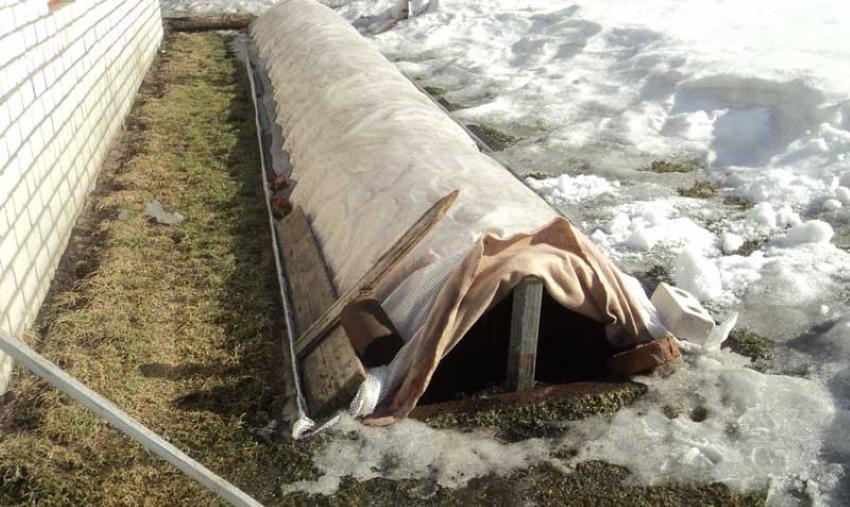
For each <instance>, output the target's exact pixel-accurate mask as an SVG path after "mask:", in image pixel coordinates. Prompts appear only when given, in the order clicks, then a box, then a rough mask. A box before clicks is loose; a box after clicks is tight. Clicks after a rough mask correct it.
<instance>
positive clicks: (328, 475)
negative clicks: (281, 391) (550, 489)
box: [284, 416, 551, 495]
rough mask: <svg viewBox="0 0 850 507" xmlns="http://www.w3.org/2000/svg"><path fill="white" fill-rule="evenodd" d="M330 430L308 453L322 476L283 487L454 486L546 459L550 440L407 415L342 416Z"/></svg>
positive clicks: (323, 490)
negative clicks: (381, 422) (346, 481)
mask: <svg viewBox="0 0 850 507" xmlns="http://www.w3.org/2000/svg"><path fill="white" fill-rule="evenodd" d="M334 433H338V435H335V436H336V437H337V438H335V439H334V440H332V441H330V442H329V443H327V444H326V445H325V446H324V447H323V448H321V449H320V450H319V451H318V452H317V453H316V454H315V455H314V456H313V464H314V465H315V466H316V468H318V469H319V471H320V472H321V473H322V476H321V477H320V478H319V479H318V480H316V481H300V482H295V483H292V484H289V485H287V486H286V487H285V488H284V492H292V491H302V492H305V493H310V494H324V495H330V494H333V493H335V492H336V491H337V488H338V487H339V484H340V479H341V478H343V477H352V478H354V479H357V480H358V481H366V480H369V479H374V478H376V477H384V478H388V479H396V480H401V479H427V480H432V481H434V482H435V483H436V484H438V485H439V486H442V487H445V488H457V487H462V486H464V485H466V483H467V482H469V481H470V480H472V479H474V478H476V477H481V476H484V475H488V474H497V475H507V474H508V473H510V472H512V471H514V470H519V469H523V468H527V467H528V466H531V465H533V464H535V463H539V462H541V461H544V460H548V459H549V453H550V451H551V444H550V443H547V442H545V441H543V440H538V439H529V440H524V441H522V442H516V443H512V444H503V443H500V442H498V441H497V440H496V439H495V438H494V437H493V435H492V433H489V432H484V431H477V432H459V431H454V430H436V429H433V428H431V427H429V426H428V425H426V424H424V423H421V422H419V421H414V420H410V419H407V420H403V421H400V422H398V423H395V424H393V425H392V426H389V427H369V426H363V425H362V424H360V423H359V422H357V421H356V420H354V419H353V418H351V417H348V416H345V417H343V418H342V419H341V421H340V422H339V423H338V425H337V426H336V427H335V428H334Z"/></svg>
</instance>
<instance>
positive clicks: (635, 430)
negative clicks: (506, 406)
mask: <svg viewBox="0 0 850 507" xmlns="http://www.w3.org/2000/svg"><path fill="white" fill-rule="evenodd" d="M744 364H745V363H744V360H743V359H742V358H741V357H740V356H737V355H735V354H732V353H729V352H721V353H719V354H717V355H711V356H709V355H704V356H698V357H696V358H694V359H692V361H691V362H689V363H688V364H687V367H682V368H680V369H679V370H678V371H677V372H676V373H674V374H673V375H671V376H670V377H667V378H659V377H654V376H653V377H642V378H641V379H640V381H641V382H646V383H647V384H648V385H649V388H650V391H649V394H648V395H647V396H646V397H644V398H643V399H642V400H639V401H638V402H637V403H635V404H634V405H632V406H631V407H627V408H624V409H621V410H620V411H619V412H617V413H616V414H615V415H614V416H613V417H611V418H610V420H609V419H608V418H605V417H597V418H595V419H590V420H586V421H582V422H580V423H575V424H574V425H573V427H574V428H575V429H577V430H579V432H580V433H581V434H582V435H583V436H584V438H585V439H586V440H587V443H585V444H584V445H582V446H581V447H580V453H579V456H578V459H601V460H605V461H608V462H611V463H616V464H620V465H624V466H627V467H629V469H630V470H631V471H632V473H633V474H634V476H633V478H632V480H633V481H634V482H642V483H647V484H658V483H663V482H667V481H681V482H694V481H698V482H703V483H705V482H723V483H726V484H728V485H730V486H733V487H736V488H740V489H751V488H767V489H768V491H769V500H774V501H779V502H780V503H781V502H782V501H783V500H784V501H789V500H791V497H790V496H789V495H790V493H789V490H795V489H796V490H799V489H804V490H805V492H806V493H808V494H810V495H812V496H814V497H818V496H819V495H820V494H821V493H823V492H825V491H829V490H831V489H832V488H834V487H836V485H837V484H838V481H839V480H840V479H841V468H840V466H837V465H835V464H829V463H821V462H820V459H821V456H822V454H823V452H824V451H825V450H826V449H825V448H824V442H825V441H828V439H829V438H830V431H832V430H833V429H834V428H833V424H834V423H835V421H836V417H837V416H838V415H839V414H838V410H837V408H836V406H835V404H834V402H833V400H832V397H831V396H830V393H829V392H828V391H827V390H826V389H825V388H824V387H823V386H822V385H821V384H819V383H818V382H814V381H812V380H807V379H803V378H795V377H787V376H778V375H767V374H764V373H759V372H757V371H755V370H752V369H749V368H745V367H743V365H744ZM573 438H575V437H573Z"/></svg>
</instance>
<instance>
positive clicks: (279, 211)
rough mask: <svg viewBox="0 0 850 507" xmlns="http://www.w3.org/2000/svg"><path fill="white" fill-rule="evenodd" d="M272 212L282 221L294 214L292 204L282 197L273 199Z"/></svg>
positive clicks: (278, 196)
mask: <svg viewBox="0 0 850 507" xmlns="http://www.w3.org/2000/svg"><path fill="white" fill-rule="evenodd" d="M272 212H273V213H274V216H275V218H277V219H281V218H283V217H285V216H286V215H288V214H290V213H292V203H291V202H290V201H289V199H287V198H286V197H284V196H282V195H276V196H274V197H272Z"/></svg>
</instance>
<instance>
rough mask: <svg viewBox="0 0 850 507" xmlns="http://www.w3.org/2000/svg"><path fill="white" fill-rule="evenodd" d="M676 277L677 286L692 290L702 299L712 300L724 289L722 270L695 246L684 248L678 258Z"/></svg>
mask: <svg viewBox="0 0 850 507" xmlns="http://www.w3.org/2000/svg"><path fill="white" fill-rule="evenodd" d="M674 277H675V281H676V286H677V287H679V288H681V289H684V290H686V291H688V292H690V293H691V294H693V295H694V296H696V297H697V299H699V300H700V301H711V300H712V299H715V298H717V297H719V296H720V295H721V293H722V291H723V284H722V282H721V281H720V271H719V270H718V269H717V266H716V265H715V264H714V261H713V260H710V259H707V258H706V257H704V256H703V255H702V253H701V252H700V251H699V250H696V249H694V248H686V249H684V250H682V253H680V254H679V257H678V258H676V263H675V268H674Z"/></svg>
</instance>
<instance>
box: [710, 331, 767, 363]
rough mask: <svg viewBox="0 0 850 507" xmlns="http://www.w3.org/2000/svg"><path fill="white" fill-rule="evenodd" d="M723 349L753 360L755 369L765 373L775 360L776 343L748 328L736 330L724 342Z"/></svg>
mask: <svg viewBox="0 0 850 507" xmlns="http://www.w3.org/2000/svg"><path fill="white" fill-rule="evenodd" d="M723 347H724V348H728V349H730V350H732V351H733V352H737V353H738V354H741V355H742V356H746V357H749V358H750V359H752V360H753V367H754V368H756V369H757V370H760V371H763V370H765V369H767V368H768V367H770V365H771V364H772V362H773V358H774V349H775V346H774V343H773V342H771V341H770V340H768V339H767V338H764V337H763V336H759V335H758V334H756V333H754V332H752V331H751V330H749V329H747V328H735V329H733V330H732V332H731V333H730V334H729V337H728V338H726V341H725V342H723Z"/></svg>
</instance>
